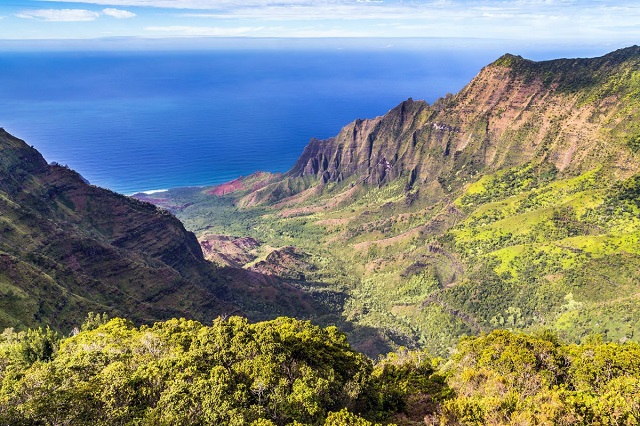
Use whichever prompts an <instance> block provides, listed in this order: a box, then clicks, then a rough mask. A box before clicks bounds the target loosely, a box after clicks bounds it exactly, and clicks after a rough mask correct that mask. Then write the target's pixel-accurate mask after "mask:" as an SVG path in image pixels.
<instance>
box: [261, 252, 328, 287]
mask: <svg viewBox="0 0 640 426" xmlns="http://www.w3.org/2000/svg"><path fill="white" fill-rule="evenodd" d="M309 257H310V256H309V255H308V254H307V253H304V252H303V251H301V250H300V249H299V248H297V247H293V246H288V247H282V248H279V249H276V250H273V251H272V252H271V253H269V254H268V255H267V257H266V258H265V259H264V260H261V261H260V262H258V263H256V264H255V265H254V266H253V267H252V268H251V270H253V271H256V272H260V273H262V274H265V275H270V276H276V277H282V278H286V279H291V280H298V281H305V280H306V274H307V273H309V272H312V271H315V270H316V269H317V268H316V267H315V266H314V265H313V264H312V263H311V262H309Z"/></svg>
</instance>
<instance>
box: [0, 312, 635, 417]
mask: <svg viewBox="0 0 640 426" xmlns="http://www.w3.org/2000/svg"><path fill="white" fill-rule="evenodd" d="M76 332H77V333H76V334H75V335H73V336H71V337H67V338H61V336H59V335H58V334H56V333H54V332H52V331H51V330H49V329H37V330H29V331H25V332H14V331H13V330H11V329H7V330H5V332H4V333H3V334H2V335H1V337H0V339H1V340H0V380H1V381H0V384H1V387H0V423H2V424H13V425H20V424H25V425H26V424H43V425H54V424H74V425H83V424H86V425H101V424H102V425H115V424H143V425H144V424H149V425H150V424H153V425H163V424H166V425H177V424H182V425H198V424H219V425H223V424H224V425H251V426H269V425H271V426H274V425H297V426H303V425H325V426H330V425H331V426H373V425H374V424H397V425H421V424H422V425H424V424H425V423H426V424H428V425H429V424H431V425H434V424H441V425H446V424H463V425H479V424H495V425H507V424H566V425H569V424H628V425H630V424H637V422H638V421H640V363H639V362H638V360H640V345H638V344H636V343H625V344H614V343H603V342H602V340H601V339H599V338H597V337H595V338H591V339H589V341H587V342H585V343H584V344H581V345H576V344H571V345H564V344H562V343H560V342H559V341H558V339H557V338H556V337H555V336H554V335H552V334H551V333H549V332H545V333H541V334H539V335H536V336H532V335H525V334H515V333H512V332H508V331H501V330H497V331H494V332H492V333H490V334H487V335H482V336H480V337H473V338H464V339H462V340H461V341H460V343H459V344H458V347H457V350H456V351H455V353H454V354H453V355H452V356H451V357H450V359H448V360H444V361H443V360H440V359H436V358H433V357H431V356H429V355H428V354H427V353H426V352H421V351H408V350H405V349H400V350H398V351H397V352H395V353H390V354H388V355H387V356H386V357H381V358H380V359H379V360H378V361H377V362H376V363H374V362H372V361H371V360H370V359H368V358H367V357H365V356H364V355H362V354H359V353H357V352H355V351H353V350H352V349H351V348H350V346H349V344H348V343H347V342H346V338H345V335H344V334H342V333H340V332H339V331H338V330H337V329H336V328H335V327H327V328H320V327H317V326H314V325H312V324H310V323H309V322H304V321H298V320H295V319H290V318H284V317H282V318H278V319H276V320H273V321H267V322H261V323H255V324H251V323H249V322H247V321H246V319H244V318H240V317H230V318H227V319H222V318H218V319H217V320H215V321H214V322H213V323H212V324H211V325H210V326H204V325H202V324H200V323H198V322H195V321H190V320H185V319H173V320H169V321H166V322H161V323H156V324H154V325H153V326H142V327H139V328H136V327H134V326H133V325H132V324H131V323H130V322H129V321H127V320H124V319H120V318H116V319H112V320H110V321H107V318H106V317H105V316H99V315H90V317H89V318H88V319H87V321H86V322H85V323H84V324H83V326H82V327H81V329H80V330H76Z"/></svg>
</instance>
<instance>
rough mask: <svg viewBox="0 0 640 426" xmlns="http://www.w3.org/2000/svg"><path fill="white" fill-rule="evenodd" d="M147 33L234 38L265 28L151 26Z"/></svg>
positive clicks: (146, 28) (146, 29)
mask: <svg viewBox="0 0 640 426" xmlns="http://www.w3.org/2000/svg"><path fill="white" fill-rule="evenodd" d="M144 30H145V31H149V32H162V33H172V34H173V35H183V36H190V37H210V36H216V37H233V36H243V35H250V34H253V33H256V32H259V31H262V30H264V27H235V28H221V27H194V26H187V25H169V26H164V27H162V26H150V27H145V28H144Z"/></svg>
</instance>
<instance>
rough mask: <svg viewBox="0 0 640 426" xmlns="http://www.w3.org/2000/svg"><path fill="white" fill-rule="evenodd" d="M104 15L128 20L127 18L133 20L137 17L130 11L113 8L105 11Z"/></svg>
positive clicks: (103, 11)
mask: <svg viewBox="0 0 640 426" xmlns="http://www.w3.org/2000/svg"><path fill="white" fill-rule="evenodd" d="M102 13H103V14H105V15H107V16H111V17H113V18H117V19H127V18H133V17H134V16H136V14H135V13H133V12H129V11H128V10H122V9H113V8H107V9H103V10H102Z"/></svg>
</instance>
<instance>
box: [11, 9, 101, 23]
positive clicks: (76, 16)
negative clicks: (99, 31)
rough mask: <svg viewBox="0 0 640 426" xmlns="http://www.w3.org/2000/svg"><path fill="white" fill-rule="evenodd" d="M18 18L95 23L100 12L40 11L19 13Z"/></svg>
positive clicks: (80, 10)
mask: <svg viewBox="0 0 640 426" xmlns="http://www.w3.org/2000/svg"><path fill="white" fill-rule="evenodd" d="M16 16H17V17H18V18H24V19H37V20H39V21H52V22H87V21H95V20H96V19H98V17H99V16H100V13H98V12H92V11H90V10H85V9H40V10H29V11H24V12H20V13H17V14H16Z"/></svg>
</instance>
